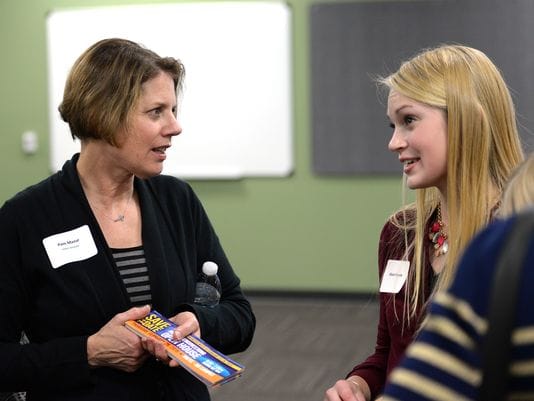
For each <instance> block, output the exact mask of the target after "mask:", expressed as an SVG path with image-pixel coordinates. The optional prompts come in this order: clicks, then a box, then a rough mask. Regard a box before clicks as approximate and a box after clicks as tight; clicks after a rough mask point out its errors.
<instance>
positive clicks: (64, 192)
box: [0, 155, 255, 401]
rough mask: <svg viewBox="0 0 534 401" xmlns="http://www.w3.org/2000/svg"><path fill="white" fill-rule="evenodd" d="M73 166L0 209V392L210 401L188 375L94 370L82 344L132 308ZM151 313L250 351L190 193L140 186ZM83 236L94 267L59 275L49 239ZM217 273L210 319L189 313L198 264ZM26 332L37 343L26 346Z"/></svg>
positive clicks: (240, 306) (161, 184) (232, 289)
mask: <svg viewBox="0 0 534 401" xmlns="http://www.w3.org/2000/svg"><path fill="white" fill-rule="evenodd" d="M77 160H78V155H75V156H74V157H73V159H72V160H70V161H68V162H66V163H65V165H64V166H63V169H62V170H61V171H60V172H58V173H56V174H54V175H52V176H51V177H49V178H47V179H45V180H43V181H42V182H40V183H38V184H36V185H34V186H31V187H29V188H27V189H25V190H24V191H22V192H20V193H19V194H17V195H16V196H15V197H13V198H12V199H10V200H8V201H7V202H6V203H5V204H4V205H3V206H2V208H1V209H0V305H1V307H0V391H28V401H32V400H39V401H40V400H71V401H73V400H143V401H146V400H176V401H178V400H188V401H189V400H190V401H193V400H195V401H198V400H209V395H208V392H207V389H206V388H205V387H204V385H203V384H201V383H200V382H199V381H198V380H197V379H195V378H193V377H192V376H191V375H190V374H188V373H186V372H185V370H184V369H182V368H174V369H171V368H168V367H165V366H163V365H162V364H159V363H154V362H148V363H146V364H145V365H144V366H143V367H142V368H141V369H139V370H138V371H137V372H135V373H125V372H122V371H118V370H115V369H111V368H98V369H90V368H89V366H88V363H87V350H86V343H87V337H88V336H89V335H91V334H94V333H96V332H97V331H98V330H99V329H100V328H101V327H102V326H103V325H104V324H105V323H107V322H108V321H109V320H110V319H111V318H112V317H113V316H114V315H115V314H117V313H119V312H123V311H125V310H127V309H128V308H129V307H130V303H129V299H128V295H127V294H126V290H125V287H124V285H123V283H122V280H121V278H120V277H119V275H118V272H117V270H116V269H115V267H114V263H113V258H112V255H111V252H110V249H109V247H108V246H107V244H106V241H105V239H104V236H103V233H102V231H101V230H100V227H99V225H98V223H97V221H96V219H95V216H94V215H93V213H92V211H91V209H90V207H89V204H88V202H87V199H86V197H85V195H84V193H83V190H82V187H81V184H80V180H79V177H78V174H77V171H76V162H77ZM134 185H135V190H136V192H137V195H138V197H139V202H140V205H141V215H142V239H143V247H144V250H145V256H146V260H147V265H148V268H149V276H150V285H151V289H152V305H153V308H154V309H156V310H158V311H159V312H161V313H162V314H164V315H166V316H169V317H170V316H173V315H174V314H176V313H178V312H180V311H183V310H190V311H193V312H194V313H195V314H196V316H197V318H198V320H199V322H200V328H201V332H202V338H203V339H204V340H206V341H207V342H208V343H210V344H211V345H213V346H214V347H216V348H217V349H219V350H220V351H222V352H224V353H234V352H240V351H243V350H244V349H246V348H247V347H248V345H249V344H250V342H251V340H252V336H253V332H254V328H255V318H254V314H253V312H252V309H251V307H250V304H249V302H248V301H247V300H246V298H245V297H244V295H243V293H242V291H241V289H240V281H239V278H238V277H237V276H236V275H235V273H234V271H233V269H232V267H231V265H230V263H229V262H228V260H227V258H226V256H225V254H224V251H223V249H222V247H221V245H220V243H219V240H218V238H217V236H216V234H215V232H214V230H213V228H212V226H211V224H210V222H209V219H208V217H207V215H206V213H205V211H204V209H203V207H202V205H201V203H200V201H199V200H198V198H197V197H196V195H195V194H194V192H193V190H192V189H191V187H190V186H189V185H188V184H186V183H185V182H183V181H181V180H179V179H177V178H173V177H169V176H163V175H160V176H157V177H154V178H151V179H148V180H141V179H138V178H136V179H135V183H134ZM84 225H88V226H89V229H90V232H91V234H92V237H93V239H94V242H95V244H96V247H97V251H98V252H97V254H96V255H95V256H92V257H90V258H89V259H86V260H83V261H79V262H72V263H68V264H66V265H64V266H61V267H58V268H53V267H52V265H51V263H50V260H49V258H48V255H47V252H46V250H45V247H44V245H43V242H42V241H43V239H44V238H47V237H49V236H51V235H54V234H58V233H64V232H66V231H69V230H73V229H76V228H78V227H81V226H84ZM207 260H211V261H214V262H216V263H217V264H218V265H219V276H220V279H221V284H222V287H223V293H222V298H221V302H220V304H219V305H218V306H216V307H215V308H204V307H199V306H197V305H194V304H193V302H192V301H193V297H194V288H195V282H196V278H197V275H198V272H199V271H200V269H201V266H202V263H203V262H205V261H207ZM21 331H25V332H26V334H27V335H28V337H29V339H30V341H31V343H30V344H29V345H19V344H18V340H19V338H20V333H21Z"/></svg>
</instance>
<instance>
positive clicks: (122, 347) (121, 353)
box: [87, 305, 150, 372]
mask: <svg viewBox="0 0 534 401" xmlns="http://www.w3.org/2000/svg"><path fill="white" fill-rule="evenodd" d="M148 312H150V306H148V305H147V306H143V307H140V308H131V309H129V310H127V311H126V312H123V313H119V314H117V315H115V316H114V317H113V319H111V320H110V321H109V322H108V323H106V325H105V326H104V327H102V328H101V329H100V330H99V331H98V332H97V333H95V334H93V335H92V336H90V337H89V338H88V339H87V361H88V363H89V365H90V366H91V367H99V366H109V367H112V368H115V369H118V370H123V371H125V372H134V371H136V370H137V369H139V367H140V366H141V365H142V364H143V363H144V362H145V361H146V359H147V358H148V357H149V356H150V355H149V354H148V353H147V352H146V351H145V349H144V348H143V346H142V342H141V339H140V338H139V337H138V336H137V335H136V334H134V333H132V332H131V331H130V330H128V329H127V328H126V327H124V322H126V321H127V320H135V319H141V318H143V317H145V316H146V315H147V314H148Z"/></svg>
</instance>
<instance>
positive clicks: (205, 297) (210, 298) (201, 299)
mask: <svg viewBox="0 0 534 401" xmlns="http://www.w3.org/2000/svg"><path fill="white" fill-rule="evenodd" d="M218 269H219V267H218V266H217V264H216V263H214V262H204V264H203V265H202V273H200V275H199V277H198V281H197V286H196V292H195V303H196V304H198V305H202V306H208V307H214V306H216V305H217V304H218V303H219V299H221V292H222V290H221V282H220V281H219V276H217V270H218Z"/></svg>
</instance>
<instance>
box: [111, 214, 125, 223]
mask: <svg viewBox="0 0 534 401" xmlns="http://www.w3.org/2000/svg"><path fill="white" fill-rule="evenodd" d="M119 221H124V215H123V214H119V215H118V216H117V218H116V219H113V222H114V223H118V222H119Z"/></svg>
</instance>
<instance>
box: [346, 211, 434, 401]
mask: <svg viewBox="0 0 534 401" xmlns="http://www.w3.org/2000/svg"><path fill="white" fill-rule="evenodd" d="M413 235H414V233H411V237H409V238H408V239H409V240H411V238H412V237H413ZM425 249H427V250H428V249H429V247H428V246H426V244H425ZM403 251H404V235H403V234H402V232H401V230H400V229H398V228H397V227H395V226H394V225H393V224H392V223H391V222H387V223H386V224H385V225H384V227H383V228H382V232H381V234H380V243H379V246H378V268H379V277H380V279H382V274H383V273H384V269H385V268H386V264H387V261H388V260H389V259H397V260H400V259H402V254H403ZM428 260H429V258H428V255H426V257H425V261H426V263H425V266H424V274H425V277H424V280H425V283H429V285H426V286H425V294H424V296H425V299H424V300H425V301H426V300H427V299H428V297H429V296H430V287H431V285H430V282H431V279H432V278H433V276H434V273H433V270H432V266H431V265H430V263H429V262H428ZM405 287H406V286H403V287H402V289H401V290H400V291H399V293H397V294H389V293H380V295H379V297H380V318H379V321H378V332H377V336H376V346H375V352H374V353H373V354H372V355H370V356H369V357H368V358H367V359H366V360H365V361H364V362H362V363H360V364H359V365H356V366H355V367H354V368H353V369H352V370H351V372H350V373H349V374H348V375H347V377H348V376H353V375H358V376H360V377H362V378H363V379H364V380H365V381H366V382H367V384H368V385H369V388H370V389H371V399H375V398H376V397H378V396H379V395H380V393H381V392H382V390H383V389H384V385H385V382H386V378H387V376H388V375H389V373H390V372H391V370H392V369H393V368H394V367H395V366H397V365H398V363H399V362H400V359H401V358H402V356H403V354H404V351H405V350H406V348H407V347H408V345H409V344H410V343H411V342H412V340H413V337H414V334H415V332H416V330H417V328H418V322H420V318H421V317H422V316H421V315H422V314H421V311H420V312H419V316H418V318H417V319H411V320H410V324H408V323H407V321H405V322H404V327H403V322H402V317H403V312H404V304H405V302H404V292H405Z"/></svg>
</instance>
